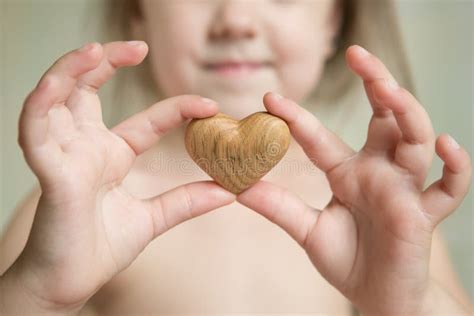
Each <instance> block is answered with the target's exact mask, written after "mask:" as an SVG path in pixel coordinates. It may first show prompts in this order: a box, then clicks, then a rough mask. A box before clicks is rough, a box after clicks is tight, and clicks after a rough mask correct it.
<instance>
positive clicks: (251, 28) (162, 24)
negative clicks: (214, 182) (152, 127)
mask: <svg viewBox="0 0 474 316" xmlns="http://www.w3.org/2000/svg"><path fill="white" fill-rule="evenodd" d="M140 6H141V11H142V14H143V19H140V20H138V21H134V22H133V23H132V28H133V30H134V33H135V35H136V37H137V38H141V39H144V40H145V41H147V43H148V45H149V46H150V54H149V56H148V58H149V59H150V60H149V61H150V63H151V65H152V73H153V76H154V79H155V81H156V85H157V87H159V89H160V91H162V93H164V97H170V96H174V95H180V94H199V95H202V96H205V97H208V98H212V99H214V100H216V101H218V102H219V104H220V109H221V112H223V113H225V114H228V115H231V116H233V117H235V118H242V117H244V116H246V115H249V114H251V113H253V112H256V111H260V110H263V109H264V107H263V105H262V96H263V94H264V93H265V92H267V91H275V92H278V93H280V94H283V95H285V96H287V97H290V98H292V99H294V100H297V101H301V100H303V99H304V98H305V97H306V96H307V95H308V94H309V93H310V92H311V90H312V89H313V88H314V87H315V86H316V85H317V83H318V81H319V79H320V75H321V73H322V71H323V66H324V62H325V60H326V59H327V58H328V57H329V56H330V54H332V40H333V37H334V35H335V34H336V33H337V28H338V26H339V22H338V19H337V17H338V13H339V12H338V10H337V8H336V1H335V0H142V1H141V2H140Z"/></svg>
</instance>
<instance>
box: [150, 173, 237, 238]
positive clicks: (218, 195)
mask: <svg viewBox="0 0 474 316" xmlns="http://www.w3.org/2000/svg"><path fill="white" fill-rule="evenodd" d="M234 201H235V195H234V194H232V193H230V192H228V191H226V190H225V189H223V188H222V187H220V186H219V185H218V184H216V183H215V182H213V181H198V182H193V183H188V184H185V185H182V186H178V187H176V188H174V189H171V190H169V191H166V192H164V193H162V194H160V195H158V196H156V197H152V198H149V199H147V200H145V202H146V203H148V205H149V210H150V213H151V215H152V220H153V227H154V234H153V238H155V237H157V236H159V235H161V234H162V233H164V232H166V231H167V230H169V229H171V228H172V227H174V226H176V225H178V224H180V223H182V222H184V221H186V220H189V219H191V218H194V217H197V216H199V215H202V214H205V213H207V212H209V211H211V210H214V209H216V208H218V207H221V206H224V205H228V204H230V203H232V202H234Z"/></svg>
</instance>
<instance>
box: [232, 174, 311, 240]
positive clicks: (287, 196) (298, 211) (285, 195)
mask: <svg viewBox="0 0 474 316" xmlns="http://www.w3.org/2000/svg"><path fill="white" fill-rule="evenodd" d="M237 201H238V202H239V203H241V204H243V205H245V206H247V207H248V208H251V209H253V210H254V211H256V212H257V213H259V214H260V215H262V216H264V217H266V218H267V219H269V220H270V221H271V222H273V223H275V224H277V225H278V226H280V227H281V228H282V229H283V230H284V231H286V232H287V233H288V234H289V235H290V236H291V237H292V238H293V239H294V240H295V241H296V242H298V244H300V245H301V246H302V247H303V248H306V242H307V240H308V238H309V235H310V233H311V230H312V228H313V227H314V226H315V224H316V222H317V220H318V217H319V214H320V211H319V210H317V209H315V208H312V207H310V206H309V205H307V204H306V203H305V202H303V201H302V200H301V199H300V198H299V197H298V196H297V195H296V194H294V193H292V192H290V191H289V190H287V189H284V188H282V187H279V186H277V185H275V184H272V183H270V182H267V181H259V182H257V183H256V184H255V185H253V186H252V187H250V188H249V189H247V190H245V191H244V192H242V193H241V194H240V195H239V196H238V197H237Z"/></svg>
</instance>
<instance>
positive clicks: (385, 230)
mask: <svg viewBox="0 0 474 316" xmlns="http://www.w3.org/2000/svg"><path fill="white" fill-rule="evenodd" d="M346 57H347V62H348V64H349V66H350V68H351V69H352V70H353V71H354V72H355V73H356V74H358V75H359V76H360V77H361V78H362V79H363V80H364V85H365V89H366V93H367V96H368V98H369V100H370V103H371V105H372V108H373V113H374V114H373V116H372V119H371V121H370V125H369V132H368V138H367V142H366V144H365V145H364V147H363V148H362V149H361V150H360V151H359V152H354V151H353V150H352V149H351V148H349V146H347V145H346V144H344V143H343V142H342V141H341V140H340V139H339V138H338V137H337V136H335V135H334V134H333V133H331V132H330V131H328V130H327V129H325V128H324V127H323V126H322V125H321V123H320V122H319V121H318V120H317V119H316V118H315V117H314V116H313V115H311V114H310V113H309V112H308V111H306V110H305V109H303V108H301V107H299V106H298V105H297V104H295V103H294V102H292V101H290V100H288V99H285V98H280V97H278V96H277V95H275V94H267V95H266V96H265V98H264V102H265V106H266V108H267V109H268V110H269V112H271V113H273V114H275V115H278V116H280V117H281V118H283V119H285V120H286V121H287V123H288V124H289V126H290V130H291V132H292V135H293V136H294V138H295V139H296V140H297V141H298V142H299V144H300V145H301V146H302V147H303V149H304V151H305V152H306V154H307V155H308V157H309V158H310V159H311V160H312V161H313V162H315V164H316V165H317V167H319V168H320V169H322V170H323V171H324V172H325V173H326V176H327V179H328V181H329V183H330V186H331V189H332V191H333V198H332V199H331V201H330V203H329V204H328V205H327V206H326V208H325V209H324V210H322V211H319V210H315V209H313V208H311V207H310V206H308V205H306V204H305V203H304V202H303V201H301V200H300V199H299V198H298V197H297V196H296V195H294V194H292V193H291V192H288V191H286V190H284V189H282V188H279V187H276V186H275V185H273V184H270V183H268V182H264V181H261V182H259V183H257V184H256V185H255V186H253V187H251V188H250V189H248V190H247V191H244V192H243V193H242V194H241V195H239V196H238V197H237V200H238V201H239V202H241V203H242V204H244V205H246V206H248V207H250V208H253V209H254V210H256V211H257V212H259V213H260V214H262V215H263V216H265V217H267V218H268V219H270V220H271V221H273V222H275V223H276V224H278V225H279V226H281V227H282V228H283V229H285V230H286V231H287V232H288V233H289V234H290V235H291V236H292V237H293V238H294V239H295V240H296V241H297V242H298V243H299V244H300V245H301V246H302V247H304V249H305V250H306V252H307V253H308V256H309V257H310V259H311V261H312V262H313V264H314V265H315V267H316V268H317V269H318V271H319V272H320V273H321V274H322V275H323V276H324V277H325V278H326V279H327V280H328V281H329V282H330V283H331V284H332V285H334V286H335V287H336V288H337V289H338V290H339V291H341V293H343V294H344V295H345V296H346V297H347V298H348V299H349V300H351V301H352V303H353V304H354V305H356V306H357V307H358V308H359V309H360V310H361V311H362V312H365V313H368V314H370V313H373V314H376V315H392V314H396V315H412V314H411V313H412V312H413V313H415V312H417V311H420V310H421V309H423V308H424V307H423V303H424V302H425V300H426V299H427V293H428V288H429V287H430V284H431V283H430V276H429V260H430V243H431V238H432V233H433V230H434V228H435V226H436V225H437V224H438V223H439V222H440V221H441V220H443V219H444V218H445V217H446V216H448V215H449V214H451V213H452V212H453V211H454V210H455V209H456V208H457V207H458V205H459V204H460V203H461V201H462V200H463V198H464V196H465V195H466V193H467V190H468V187H469V183H470V177H471V163H470V158H469V155H468V154H467V153H466V151H465V150H464V149H462V148H459V147H458V146H457V145H456V143H455V142H454V141H452V140H451V139H450V137H449V136H447V135H443V136H440V137H438V138H436V137H435V134H434V132H433V128H432V126H431V122H430V119H429V117H428V115H427V113H426V111H425V110H424V109H423V107H422V106H421V105H420V104H419V103H418V102H417V100H416V99H415V98H414V97H413V96H412V95H411V94H410V93H409V92H408V91H406V90H404V89H403V88H399V87H397V86H396V85H391V84H390V83H393V82H394V80H393V77H392V76H391V75H390V73H389V72H388V70H387V69H386V68H385V66H384V65H383V64H382V62H381V61H380V60H378V59H377V58H376V57H375V56H373V55H371V54H368V53H365V51H364V50H363V49H361V48H360V47H357V46H353V47H351V48H349V49H348V51H347V55H346ZM349 124H350V122H349ZM435 148H436V153H437V154H438V156H439V157H440V158H441V159H442V160H443V161H444V164H445V165H444V169H443V176H442V178H441V179H440V180H439V181H437V182H435V183H433V184H432V185H431V186H429V187H428V188H427V189H426V190H424V189H423V185H424V181H425V178H426V175H427V172H428V169H429V168H430V165H431V162H432V158H433V153H434V149H435ZM315 194H317V192H315Z"/></svg>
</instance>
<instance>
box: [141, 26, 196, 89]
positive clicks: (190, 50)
mask: <svg viewBox="0 0 474 316" xmlns="http://www.w3.org/2000/svg"><path fill="white" fill-rule="evenodd" d="M157 24H158V23H156V24H155V25H154V26H153V31H152V32H151V33H150V34H152V36H151V38H150V39H149V44H150V54H149V58H150V64H151V67H152V73H153V77H154V79H155V82H156V86H157V87H158V88H159V90H160V91H161V93H162V94H163V97H165V98H166V97H171V96H175V95H178V94H183V93H188V92H189V91H192V83H193V81H194V80H193V78H194V76H195V74H194V72H193V67H192V60H193V58H194V56H195V55H196V52H197V50H198V47H199V45H200V44H199V38H200V36H199V33H200V32H199V29H197V28H196V27H195V26H193V25H190V23H189V22H173V21H162V23H159V25H157ZM155 30H156V31H155ZM163 43H166V45H163Z"/></svg>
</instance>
